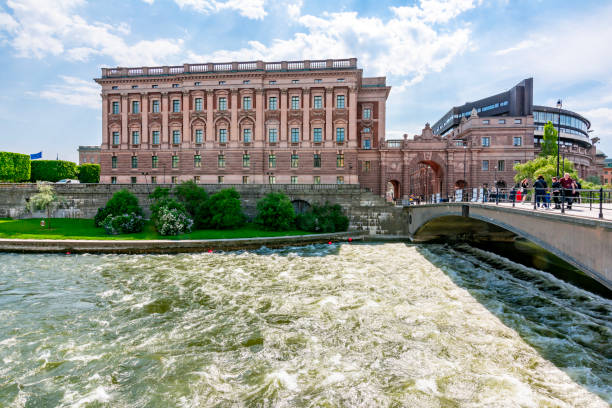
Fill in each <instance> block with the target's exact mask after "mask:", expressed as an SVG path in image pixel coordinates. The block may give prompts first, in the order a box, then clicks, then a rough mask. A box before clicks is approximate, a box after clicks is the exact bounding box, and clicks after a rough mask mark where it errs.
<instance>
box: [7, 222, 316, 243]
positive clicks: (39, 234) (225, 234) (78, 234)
mask: <svg viewBox="0 0 612 408" xmlns="http://www.w3.org/2000/svg"><path fill="white" fill-rule="evenodd" d="M40 220H41V219H40V218H31V219H24V220H10V219H0V238H14V239H173V240H175V239H224V238H255V237H280V236H286V235H306V234H310V232H306V231H264V230H261V229H259V228H258V227H257V226H256V225H254V224H246V225H245V226H244V227H242V228H239V229H235V230H198V231H193V232H191V233H189V234H184V235H179V236H171V237H164V236H161V235H159V234H158V233H157V231H155V228H154V227H153V224H151V223H147V224H146V225H145V228H144V231H142V232H139V233H136V234H123V235H106V232H105V231H104V229H103V228H96V227H94V223H93V220H85V219H68V218H52V219H51V229H48V228H47V227H44V228H41V226H40Z"/></svg>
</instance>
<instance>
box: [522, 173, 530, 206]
mask: <svg viewBox="0 0 612 408" xmlns="http://www.w3.org/2000/svg"><path fill="white" fill-rule="evenodd" d="M528 189H529V179H528V178H524V179H523V180H522V181H521V196H522V199H521V200H520V201H521V202H524V201H525V199H526V198H527V190H528Z"/></svg>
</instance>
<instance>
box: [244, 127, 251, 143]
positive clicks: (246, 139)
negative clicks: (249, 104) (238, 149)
mask: <svg viewBox="0 0 612 408" xmlns="http://www.w3.org/2000/svg"><path fill="white" fill-rule="evenodd" d="M251 132H252V131H251V129H244V130H243V131H242V141H243V142H244V143H251Z"/></svg>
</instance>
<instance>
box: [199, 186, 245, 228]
mask: <svg viewBox="0 0 612 408" xmlns="http://www.w3.org/2000/svg"><path fill="white" fill-rule="evenodd" d="M208 202H209V210H210V224H209V226H210V227H211V228H217V229H231V228H238V227H240V226H241V225H242V224H244V221H245V217H244V214H243V213H242V208H241V207H240V194H239V193H238V192H237V191H236V190H235V189H233V188H226V189H223V190H221V191H219V192H217V193H215V194H213V195H212V196H210V199H209V201H208Z"/></svg>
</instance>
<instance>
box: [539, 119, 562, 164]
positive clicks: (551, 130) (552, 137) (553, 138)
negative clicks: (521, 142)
mask: <svg viewBox="0 0 612 408" xmlns="http://www.w3.org/2000/svg"><path fill="white" fill-rule="evenodd" d="M557 138H558V134H557V129H555V126H554V125H553V124H552V122H550V121H549V122H548V123H547V124H546V125H544V136H543V137H542V142H543V143H542V151H541V152H540V156H542V157H546V156H555V157H557Z"/></svg>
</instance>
